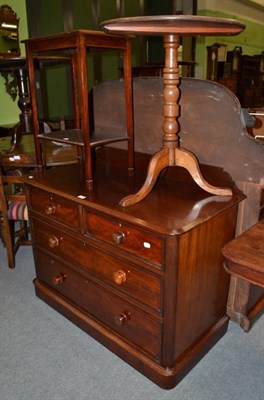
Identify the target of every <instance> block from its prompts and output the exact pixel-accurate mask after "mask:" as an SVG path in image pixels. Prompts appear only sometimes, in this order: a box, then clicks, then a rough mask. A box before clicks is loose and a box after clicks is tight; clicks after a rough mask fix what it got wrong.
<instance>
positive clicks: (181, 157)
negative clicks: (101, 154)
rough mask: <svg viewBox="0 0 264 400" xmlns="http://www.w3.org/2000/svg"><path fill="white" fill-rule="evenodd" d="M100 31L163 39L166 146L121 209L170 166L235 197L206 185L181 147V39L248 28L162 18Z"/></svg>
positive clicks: (108, 25) (112, 23)
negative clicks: (177, 167)
mask: <svg viewBox="0 0 264 400" xmlns="http://www.w3.org/2000/svg"><path fill="white" fill-rule="evenodd" d="M101 28H102V29H103V30H104V31H105V32H107V33H114V34H121V35H122V34H126V35H127V34H140V35H155V36H160V35H162V36H163V38H164V49H165V67H164V69H163V82H164V90H163V97H164V105H163V115H164V123H163V146H162V148H161V149H160V151H159V152H157V153H156V154H155V155H154V156H153V158H152V160H151V162H150V164H149V168H148V172H147V177H146V180H145V182H144V184H143V186H142V188H141V189H140V190H139V191H138V192H137V193H136V194H132V195H129V196H126V197H125V198H124V199H122V200H121V202H120V205H122V206H129V205H133V204H136V203H138V202H139V201H141V200H142V199H143V198H144V197H146V196H147V195H148V194H149V192H150V191H151V190H152V188H153V186H154V185H155V183H156V180H157V178H158V176H159V174H160V172H161V171H162V170H163V169H164V168H166V167H168V166H180V167H184V168H186V169H187V170H188V171H189V172H190V174H191V176H192V178H193V179H194V180H195V182H196V183H197V184H198V185H199V186H200V187H201V188H203V189H204V190H206V191H207V192H209V193H212V194H215V195H232V191H231V190H230V189H228V188H218V187H215V186H212V185H211V184H209V183H208V182H206V180H205V179H204V178H203V176H202V173H201V171H200V168H199V163H198V160H197V159H196V157H195V156H194V154H193V153H191V152H189V151H187V150H185V149H181V148H180V147H179V138H178V132H179V130H180V127H179V122H178V118H179V115H180V109H179V104H178V100H179V96H180V92H179V83H180V73H179V68H178V60H177V58H178V48H179V45H180V35H192V36H197V35H200V36H208V35H213V36H219V35H220V36H222V35H237V34H238V33H240V32H241V31H242V30H243V29H244V28H245V25H243V24H242V23H240V22H238V21H236V20H230V19H223V18H211V17H200V16H189V15H180V16H179V15H162V16H143V17H127V18H119V19H113V20H109V21H105V22H103V23H102V24H101Z"/></svg>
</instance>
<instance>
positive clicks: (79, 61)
mask: <svg viewBox="0 0 264 400" xmlns="http://www.w3.org/2000/svg"><path fill="white" fill-rule="evenodd" d="M24 43H25V47H26V56H27V63H28V73H29V86H30V96H31V107H32V121H33V132H34V139H35V153H36V161H37V167H38V169H39V170H42V169H43V166H44V162H43V158H42V157H43V154H45V153H44V151H43V152H42V151H41V142H40V139H41V141H42V142H43V141H44V140H51V141H54V140H59V141H62V142H65V143H67V142H68V141H69V142H70V143H74V144H76V145H77V150H78V155H79V158H80V159H82V160H83V165H84V171H85V176H86V180H87V183H88V184H89V186H90V189H92V186H93V165H92V151H91V148H92V147H98V146H102V145H104V144H107V143H109V142H116V141H119V140H120V141H123V140H125V141H126V142H127V148H128V162H127V164H128V165H127V168H128V174H133V170H134V139H133V108H132V97H133V96H132V75H131V38H130V37H128V36H124V37H120V36H113V35H107V34H105V33H103V32H100V31H99V32H98V31H92V30H74V31H71V32H62V33H57V34H53V35H47V36H41V37H37V38H31V39H27V40H25V41H24ZM109 50H111V51H114V50H118V51H121V52H122V56H123V68H124V92H125V104H126V133H123V135H122V137H120V136H119V137H114V138H113V137H111V136H110V135H108V136H107V135H106V137H104V138H101V137H100V138H99V140H97V139H96V138H95V140H91V136H92V133H93V132H92V129H91V125H92V124H91V121H92V116H91V115H89V112H90V109H89V97H88V93H89V90H88V75H87V74H88V71H87V52H93V51H109ZM50 53H53V54H54V53H55V54H60V55H66V56H68V57H70V58H71V81H72V93H73V108H74V120H75V126H74V128H75V129H74V130H71V131H70V132H68V136H67V131H62V132H61V131H60V133H59V134H58V133H57V134H55V135H54V136H52V134H50V135H44V136H43V135H40V136H39V134H40V132H39V123H38V106H37V94H36V76H35V68H34V62H33V60H34V57H35V58H38V57H42V56H43V55H45V54H50ZM80 121H81V123H80ZM95 136H96V135H94V137H95ZM80 138H81V139H80Z"/></svg>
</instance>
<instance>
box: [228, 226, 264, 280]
mask: <svg viewBox="0 0 264 400" xmlns="http://www.w3.org/2000/svg"><path fill="white" fill-rule="evenodd" d="M223 255H224V257H225V268H226V270H227V271H228V272H229V273H230V274H231V275H235V276H238V277H239V278H241V279H243V280H245V281H247V282H251V283H253V284H255V285H257V286H261V287H264V220H261V221H259V222H258V223H257V224H255V225H254V226H253V227H251V228H250V229H248V230H247V231H245V232H243V233H242V234H241V235H240V236H238V237H236V238H235V239H234V240H232V241H231V242H230V243H228V244H226V245H225V246H224V248H223Z"/></svg>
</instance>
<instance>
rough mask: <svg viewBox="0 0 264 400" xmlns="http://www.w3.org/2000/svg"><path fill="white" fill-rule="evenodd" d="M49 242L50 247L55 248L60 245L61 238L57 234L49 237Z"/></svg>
mask: <svg viewBox="0 0 264 400" xmlns="http://www.w3.org/2000/svg"><path fill="white" fill-rule="evenodd" d="M48 244H49V247H51V248H52V249H53V248H54V247H58V246H59V244H60V240H59V239H58V238H57V237H56V236H51V237H49V240H48Z"/></svg>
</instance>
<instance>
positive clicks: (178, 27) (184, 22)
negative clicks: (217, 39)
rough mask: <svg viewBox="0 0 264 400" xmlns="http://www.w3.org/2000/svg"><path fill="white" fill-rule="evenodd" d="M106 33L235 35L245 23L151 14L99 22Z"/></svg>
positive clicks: (200, 17)
mask: <svg viewBox="0 0 264 400" xmlns="http://www.w3.org/2000/svg"><path fill="white" fill-rule="evenodd" d="M100 28H101V29H103V30H104V31H105V32H106V33H115V34H136V33H138V34H141V35H148V36H149V35H167V34H174V33H175V34H180V35H185V36H198V35H199V36H210V35H212V36H217V35H219V36H225V35H231V36H232V35H237V34H239V33H240V32H242V31H243V30H244V29H245V25H244V24H242V23H241V22H239V21H237V20H234V19H224V18H212V17H203V16H197V15H153V16H139V17H126V18H116V19H112V20H108V21H104V22H102V23H101V25H100Z"/></svg>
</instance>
